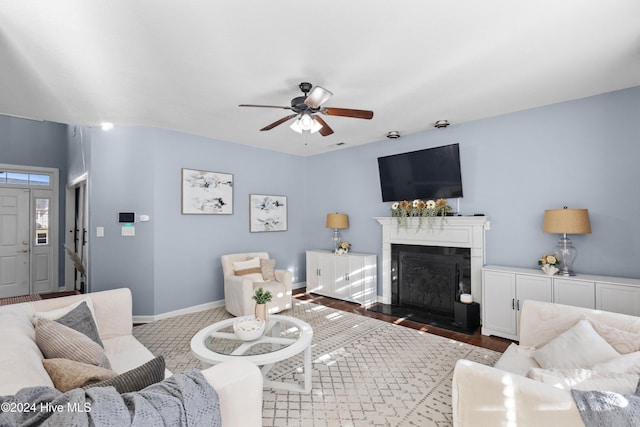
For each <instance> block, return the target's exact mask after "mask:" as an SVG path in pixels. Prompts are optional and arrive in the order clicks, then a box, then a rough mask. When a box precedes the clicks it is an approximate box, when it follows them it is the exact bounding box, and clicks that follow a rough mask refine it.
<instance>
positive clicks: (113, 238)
mask: <svg viewBox="0 0 640 427" xmlns="http://www.w3.org/2000/svg"><path fill="white" fill-rule="evenodd" d="M638 117H640V87H637V88H632V89H628V90H623V91H617V92H612V93H608V94H603V95H599V96H594V97H590V98H586V99H581V100H576V101H570V102H565V103H561V104H556V105H551V106H546V107H541V108H536V109H531V110H527V111H521V112H517V113H512V114H508V115H504V116H499V117H495V118H490V119H485V120H479V121H476V122H470V123H465V124H461V125H452V126H450V127H449V128H447V129H444V130H435V129H434V130H430V131H427V132H423V133H420V134H416V135H409V136H404V137H402V138H400V139H397V140H383V141H378V142H375V143H372V144H367V145H364V146H359V147H353V148H348V149H343V150H337V151H335V152H331V153H327V154H323V155H318V156H312V157H307V158H303V157H297V156H292V155H286V154H282V153H277V152H272V151H267V150H261V149H256V148H252V147H247V146H243V145H239V144H233V143H228V142H223V141H216V140H212V139H207V138H202V137H197V136H192V135H187V134H183V133H178V132H172V131H166V130H159V129H152V128H115V129H113V130H111V131H109V132H103V131H102V130H100V129H96V128H79V127H70V128H69V137H68V139H67V141H66V142H65V141H62V140H61V139H60V138H64V136H62V135H64V133H65V132H66V127H65V126H64V125H56V124H46V123H44V124H43V123H39V122H29V121H20V120H19V119H9V118H2V117H0V135H2V138H3V139H1V140H0V142H1V144H2V145H0V148H1V149H2V151H1V152H0V153H1V154H0V163H19V164H34V165H38V166H50V167H61V165H62V170H65V169H66V167H67V166H66V165H67V163H68V170H69V173H68V176H69V177H70V178H75V177H77V176H79V175H80V174H82V173H83V172H85V171H88V173H89V191H90V199H89V202H90V218H89V220H90V228H91V232H90V236H91V237H90V239H91V240H90V250H91V252H90V258H91V259H90V271H91V277H90V280H91V283H92V289H93V290H94V291H97V290H101V289H110V288H113V287H119V286H128V287H130V288H132V290H133V292H134V314H136V315H152V314H160V313H165V312H168V311H172V310H177V309H180V308H185V307H189V306H193V305H197V304H203V303H206V302H210V301H217V300H221V299H223V297H224V296H223V287H222V272H221V267H220V256H221V255H222V254H225V253H232V252H243V251H251V250H267V251H269V252H270V253H271V255H272V256H273V257H274V258H276V259H277V262H278V264H277V265H278V267H283V268H287V269H290V270H292V271H293V273H294V282H303V281H304V280H305V271H304V268H305V251H306V250H308V249H317V248H325V249H328V248H329V247H330V244H331V243H330V240H329V236H330V234H331V232H330V230H327V229H326V228H325V227H324V221H325V216H326V214H327V213H329V212H345V213H347V214H348V215H349V221H350V227H349V229H347V230H344V231H343V232H342V235H343V238H344V239H345V240H348V241H350V242H351V243H352V244H353V250H354V251H356V252H368V253H377V254H378V256H379V257H380V255H381V253H380V251H381V233H380V231H381V230H380V226H379V224H378V223H377V222H376V221H375V220H374V219H373V217H376V216H388V215H389V209H390V205H391V204H390V203H383V202H381V197H380V188H379V186H380V184H379V179H378V170H377V157H379V156H383V155H388V154H395V153H401V152H406V151H412V150H417V149H421V148H428V147H435V146H440V145H446V144H451V143H456V142H457V143H459V144H460V150H461V158H462V159H461V161H462V178H463V185H464V194H465V196H464V198H462V199H460V200H459V205H460V211H461V213H463V214H473V213H478V212H482V213H485V214H486V215H488V216H489V218H490V220H491V230H489V231H488V232H487V234H486V237H487V248H486V254H487V262H488V263H491V264H500V265H511V266H522V267H536V263H537V259H538V258H539V257H540V255H542V254H543V253H545V252H547V251H550V250H551V249H552V248H553V247H554V246H555V244H556V242H557V240H558V236H556V235H549V234H544V233H542V219H543V213H544V210H545V209H552V208H561V207H562V206H564V205H567V206H569V207H576V208H577V207H582V208H588V209H589V213H590V216H591V225H592V230H593V234H590V235H583V236H572V240H573V241H574V243H575V244H576V246H577V248H578V258H577V260H576V262H575V265H574V267H575V269H576V271H578V272H580V273H593V274H604V275H612V276H626V277H636V278H640V265H639V263H638V262H637V259H638V256H639V255H640V225H638V223H637V221H636V220H635V219H636V217H637V214H636V213H637V212H640V198H638V190H637V189H636V185H637V183H638V182H640V171H639V169H638V168H637V166H636V163H637V159H639V158H640V144H638V141H640V121H639V120H638ZM374 120H375V119H374ZM7 121H9V122H10V123H11V125H10V126H8V125H7ZM23 122H24V123H23ZM3 123H4V124H3ZM15 123H18V124H17V125H16V124H15ZM364 125H366V123H365V124H364ZM15 126H18V127H19V128H22V127H24V126H26V127H27V128H29V129H28V130H20V131H18V135H30V136H29V137H23V136H19V137H15V136H11V137H9V138H8V137H7V136H6V134H7V133H10V134H11V135H15V134H16V130H15ZM32 127H33V128H32ZM258 137H259V136H258V135H257V136H256V138H258ZM42 138H44V140H43V139H42ZM33 140H35V141H51V143H53V144H54V147H53V148H52V147H51V146H49V145H48V144H45V143H44V142H43V143H39V142H34V141H33ZM18 141H19V142H20V143H18ZM65 144H67V145H66V148H60V147H63V146H64V145H65ZM7 147H9V148H10V149H12V150H13V151H15V152H17V153H18V154H17V155H16V154H14V155H13V156H11V157H10V156H7V155H6V154H5V153H7ZM37 150H46V152H47V155H43V156H41V157H42V159H40V160H39V161H44V160H45V159H47V160H48V161H50V162H51V163H55V164H44V163H34V161H35V160H34V159H36V157H37V154H35V153H34V154H33V155H31V154H29V153H30V152H32V151H37ZM65 150H66V151H67V152H66V153H64V154H60V153H61V152H64V151H65ZM64 155H66V156H67V157H66V158H64ZM60 156H63V157H62V158H59V157H60ZM25 159H32V160H33V161H30V162H27V161H26V160H25ZM181 168H190V169H203V170H210V171H219V172H227V173H232V174H233V175H234V185H235V189H234V213H233V215H202V216H197V215H182V214H181V213H180V192H181V190H180V171H181ZM64 176H65V174H64V173H63V172H62V171H61V181H63V179H62V177H64ZM62 184H64V183H62ZM250 193H259V194H276V195H286V196H287V197H288V204H289V207H288V217H289V228H288V231H286V232H274V233H250V232H249V217H248V198H249V196H248V195H249V194H250ZM450 202H451V204H453V205H454V206H456V201H450ZM130 210H132V211H135V212H137V213H138V214H146V215H149V216H150V217H151V220H150V221H149V222H146V223H136V237H134V238H127V237H122V236H120V227H119V226H118V224H117V223H116V218H117V217H116V215H117V212H118V211H130ZM97 226H103V227H105V237H103V238H97V237H95V227H97ZM379 283H381V281H379Z"/></svg>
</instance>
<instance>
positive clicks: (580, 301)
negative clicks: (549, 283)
mask: <svg viewBox="0 0 640 427" xmlns="http://www.w3.org/2000/svg"><path fill="white" fill-rule="evenodd" d="M553 302H555V303H557V304H565V305H572V306H575V307H584V308H596V288H595V283H593V282H588V281H585V280H574V279H560V278H554V279H553Z"/></svg>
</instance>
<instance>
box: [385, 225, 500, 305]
mask: <svg viewBox="0 0 640 427" xmlns="http://www.w3.org/2000/svg"><path fill="white" fill-rule="evenodd" d="M375 219H376V221H378V222H379V223H380V224H381V225H382V296H381V301H380V302H382V303H383V304H391V245H392V244H400V245H421V246H444V247H455V248H469V249H471V295H473V300H474V301H475V302H480V301H481V300H482V298H481V297H482V267H483V266H484V264H485V256H484V232H485V230H489V225H490V223H489V219H488V218H487V217H486V216H448V217H445V220H444V222H443V223H441V222H440V221H441V218H435V222H434V223H433V227H432V228H429V227H428V224H427V219H426V218H425V219H423V221H422V226H421V227H419V224H420V219H419V218H404V219H403V221H404V220H406V227H405V223H404V222H403V224H402V226H398V218H396V217H377V218H375Z"/></svg>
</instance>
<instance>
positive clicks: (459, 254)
mask: <svg viewBox="0 0 640 427" xmlns="http://www.w3.org/2000/svg"><path fill="white" fill-rule="evenodd" d="M470 255H471V251H470V250H469V249H468V248H452V247H440V246H419V245H391V304H392V305H395V306H399V307H406V308H412V309H414V310H416V311H420V312H422V313H423V314H424V315H427V316H428V315H436V316H444V317H450V318H451V319H453V317H454V302H456V301H458V300H459V295H460V294H461V293H468V292H470V285H471V277H470V270H471V256H470Z"/></svg>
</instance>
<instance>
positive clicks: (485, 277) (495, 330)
mask: <svg viewBox="0 0 640 427" xmlns="http://www.w3.org/2000/svg"><path fill="white" fill-rule="evenodd" d="M515 291H516V275H515V274H513V273H503V272H497V271H490V270H485V271H483V272H482V333H483V334H485V335H491V334H494V335H499V336H503V337H509V338H515V336H516V333H517V330H516V315H515V298H516V293H515Z"/></svg>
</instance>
